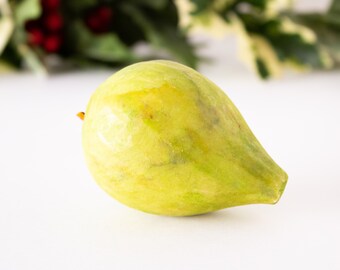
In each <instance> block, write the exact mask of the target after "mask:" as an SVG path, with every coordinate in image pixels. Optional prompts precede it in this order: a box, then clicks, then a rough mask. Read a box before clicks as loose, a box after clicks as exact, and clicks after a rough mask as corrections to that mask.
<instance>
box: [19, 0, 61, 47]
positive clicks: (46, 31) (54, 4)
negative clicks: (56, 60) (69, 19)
mask: <svg viewBox="0 0 340 270" xmlns="http://www.w3.org/2000/svg"><path fill="white" fill-rule="evenodd" d="M41 7H42V14H41V16H40V18H38V19H35V20H30V21H27V22H26V24H25V28H26V31H27V42H28V43H29V44H30V45H32V46H39V47H42V48H43V49H44V50H45V51H46V52H48V53H56V52H58V51H59V50H60V49H61V45H62V29H63V25H64V22H63V18H62V16H61V13H60V0H41Z"/></svg>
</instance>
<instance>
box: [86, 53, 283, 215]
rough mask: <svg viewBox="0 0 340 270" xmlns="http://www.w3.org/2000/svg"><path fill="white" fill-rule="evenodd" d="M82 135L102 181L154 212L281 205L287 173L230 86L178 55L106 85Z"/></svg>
mask: <svg viewBox="0 0 340 270" xmlns="http://www.w3.org/2000/svg"><path fill="white" fill-rule="evenodd" d="M82 140H83V148H84V152H85V156H86V161H87V164H88V166H89V169H90V171H91V173H92V175H93V176H94V178H95V180H96V181H97V182H98V184H99V185H100V186H101V187H102V188H103V189H104V190H105V191H106V192H107V193H109V194H110V195H111V196H112V197H114V198H116V199H117V200H119V201H120V202H122V203H124V204H126V205H128V206H130V207H133V208H136V209H139V210H141V211H144V212H148V213H153V214H159V215H169V216H190V215H197V214H203V213H208V212H211V211H216V210H219V209H223V208H226V207H231V206H237V205H244V204H253V203H268V204H273V203H276V202H277V201H278V200H279V198H280V196H281V194H282V192H283V190H284V188H285V185H286V182H287V174H286V173H285V172H284V171H283V170H282V169H281V168H280V167H279V166H278V165H277V164H276V163H275V162H274V161H273V160H272V159H271V158H270V156H269V155H268V154H267V153H266V151H265V150H264V149H263V148H262V146H261V144H260V143H259V142H258V141H257V139H256V138H255V136H254V135H253V133H252V132H251V130H250V129H249V127H248V125H247V124H246V122H245V121H244V119H243V117H242V116H241V114H240V113H239V111H238V110H237V108H236V107H235V106H234V104H233V103H232V102H231V101H230V99H229V98H228V97H227V96H226V94H225V93H223V91H222V90H221V89H220V88H218V87H217V86H216V85H215V84H214V83H212V82H211V81H209V80H208V79H207V78H205V77H204V76H202V75H201V74H199V73H198V72H196V71H194V70H193V69H191V68H188V67H186V66H183V65H181V64H178V63H174V62H170V61H163V60H157V61H149V62H141V63H138V64H134V65H131V66H129V67H126V68H124V69H122V70H120V71H119V72H117V73H116V74H114V75H113V76H111V77H110V78H109V79H107V80H106V81H105V82H104V83H103V84H102V85H100V86H99V88H98V89H97V90H96V91H95V93H94V94H93V96H92V97H91V100H90V102H89V105H88V107H87V110H86V114H85V119H84V124H83V134H82Z"/></svg>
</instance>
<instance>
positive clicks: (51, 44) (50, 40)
mask: <svg viewBox="0 0 340 270" xmlns="http://www.w3.org/2000/svg"><path fill="white" fill-rule="evenodd" d="M61 42H62V40H61V37H60V36H58V35H49V36H47V37H46V38H45V40H44V43H43V47H44V49H45V51H46V52H49V53H55V52H57V51H59V49H60V47H61Z"/></svg>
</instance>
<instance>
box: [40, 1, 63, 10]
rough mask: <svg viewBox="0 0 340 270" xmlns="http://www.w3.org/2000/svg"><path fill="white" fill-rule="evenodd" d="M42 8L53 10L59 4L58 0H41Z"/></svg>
mask: <svg viewBox="0 0 340 270" xmlns="http://www.w3.org/2000/svg"><path fill="white" fill-rule="evenodd" d="M41 5H42V7H43V9H44V10H55V9H57V8H59V6H60V0H41Z"/></svg>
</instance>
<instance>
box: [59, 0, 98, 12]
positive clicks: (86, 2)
mask: <svg viewBox="0 0 340 270" xmlns="http://www.w3.org/2000/svg"><path fill="white" fill-rule="evenodd" d="M97 4H98V0H71V1H63V5H64V6H65V7H66V8H67V10H68V11H70V13H74V12H75V13H79V12H81V11H83V10H86V9H88V8H90V7H94V6H96V5H97Z"/></svg>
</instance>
